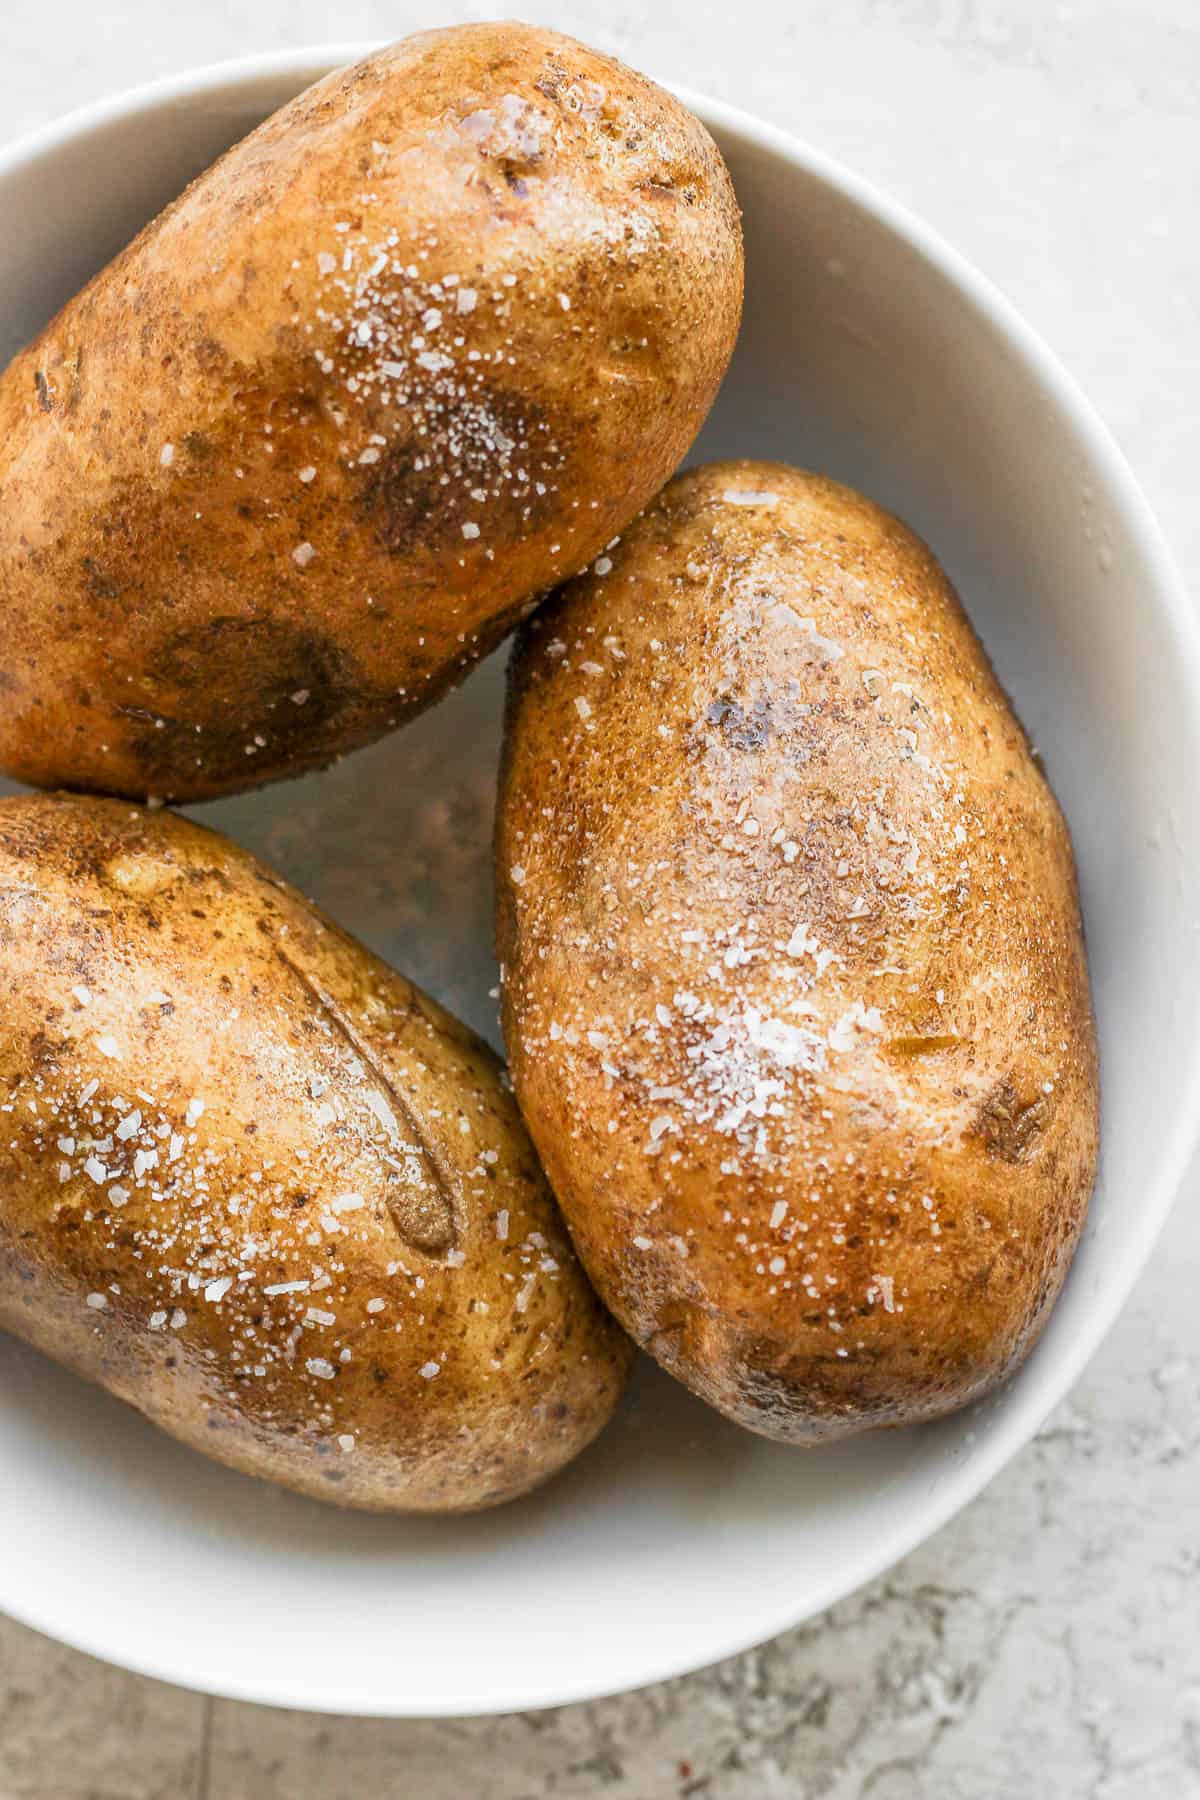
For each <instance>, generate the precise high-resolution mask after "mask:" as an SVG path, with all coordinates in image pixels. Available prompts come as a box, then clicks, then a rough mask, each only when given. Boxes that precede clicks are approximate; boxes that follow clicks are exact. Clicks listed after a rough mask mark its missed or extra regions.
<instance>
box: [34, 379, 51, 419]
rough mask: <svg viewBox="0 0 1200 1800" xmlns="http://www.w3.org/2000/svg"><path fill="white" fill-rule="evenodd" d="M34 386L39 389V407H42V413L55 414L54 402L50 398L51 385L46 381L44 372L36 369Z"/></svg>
mask: <svg viewBox="0 0 1200 1800" xmlns="http://www.w3.org/2000/svg"><path fill="white" fill-rule="evenodd" d="M33 385H34V387H35V388H36V389H37V397H38V405H39V406H40V407H41V409H42V411H43V412H46V413H48V412H53V410H54V401H53V400H52V399H51V397H50V383H49V382H48V381H47V380H46V376H45V373H44V371H43V370H41V369H35V371H34V376H33Z"/></svg>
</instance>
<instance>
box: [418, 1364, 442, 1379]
mask: <svg viewBox="0 0 1200 1800" xmlns="http://www.w3.org/2000/svg"><path fill="white" fill-rule="evenodd" d="M441 1372H442V1365H441V1363H435V1362H427V1363H422V1364H421V1367H420V1369H419V1370H418V1371H417V1373H418V1374H419V1375H420V1377H421V1379H422V1381H432V1380H433V1378H434V1376H435V1375H440V1374H441Z"/></svg>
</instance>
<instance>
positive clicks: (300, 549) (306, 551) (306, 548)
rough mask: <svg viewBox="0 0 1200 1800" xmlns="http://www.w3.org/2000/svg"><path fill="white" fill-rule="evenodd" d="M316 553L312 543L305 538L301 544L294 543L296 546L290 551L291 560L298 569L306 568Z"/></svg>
mask: <svg viewBox="0 0 1200 1800" xmlns="http://www.w3.org/2000/svg"><path fill="white" fill-rule="evenodd" d="M316 554H317V553H316V551H315V550H314V549H313V547H312V545H311V544H310V543H308V542H307V540H306V541H305V542H304V543H303V544H297V545H296V548H295V549H294V550H293V551H292V561H293V562H294V563H295V565H296V567H297V568H298V569H307V567H308V565H309V563H310V562H311V561H312V559H313V557H314V556H315V555H316Z"/></svg>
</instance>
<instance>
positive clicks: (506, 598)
mask: <svg viewBox="0 0 1200 1800" xmlns="http://www.w3.org/2000/svg"><path fill="white" fill-rule="evenodd" d="M741 291H742V251H741V235H740V224H739V219H738V213H737V207H736V203H735V200H734V196H733V190H732V187H731V185H730V181H729V176H728V173H727V171H726V169H725V166H724V163H723V162H722V160H721V157H720V155H719V153H718V151H717V149H716V147H715V145H714V144H713V142H712V140H711V138H710V137H709V135H708V133H707V132H706V131H705V130H704V128H703V126H701V125H700V124H699V122H698V121H697V120H696V119H694V118H693V117H692V116H691V115H690V114H689V113H688V112H687V111H686V109H685V108H684V107H683V106H681V105H680V104H679V102H678V101H677V100H675V99H674V98H673V97H672V96H671V95H669V94H667V93H664V92H663V91H662V90H661V89H660V88H658V87H656V86H655V85H654V84H653V83H652V82H650V81H647V80H645V79H644V78H643V77H642V76H640V75H636V74H634V73H632V72H631V71H630V70H628V69H626V68H623V67H622V66H621V65H620V64H619V63H617V62H614V61H613V60H612V59H611V58H610V57H607V56H602V55H600V54H599V53H597V52H595V51H592V50H588V49H586V48H584V46H583V45H581V44H577V43H575V42H573V41H572V40H571V39H570V38H566V37H562V36H560V35H559V34H557V33H555V32H550V31H541V30H538V29H535V28H533V27H531V26H525V25H514V24H475V25H462V26H458V27H455V28H453V29H450V30H444V31H431V32H424V33H421V34H419V35H417V36H415V37H411V38H407V39H405V40H404V41H403V42H402V43H399V44H396V45H394V46H393V47H392V48H390V49H386V50H382V51H379V52H377V53H376V54H374V55H371V56H369V57H367V58H366V60H365V61H363V62H361V63H359V64H358V65H357V66H356V67H354V68H350V69H345V70H341V71H339V72H338V73H336V74H333V75H331V76H329V77H328V78H327V79H325V80H323V81H320V82H318V83H317V84H316V86H314V87H312V88H310V89H309V90H308V91H307V92H306V93H303V94H301V95H300V96H299V98H298V99H296V100H294V101H292V103H291V104H290V105H288V106H285V107H284V108H283V109H282V110H281V111H280V112H278V113H276V114H275V115H274V116H273V117H272V118H269V119H268V120H267V121H266V122H265V123H264V124H263V125H261V126H260V127H259V128H258V129H257V130H256V131H254V132H252V133H251V135H250V136H249V137H247V138H246V139H245V140H244V141H243V142H241V143H240V144H238V145H236V146H235V147H234V148H233V149H232V150H230V151H229V153H228V154H227V155H226V156H224V157H223V158H222V159H221V160H220V161H219V162H218V163H216V164H215V165H214V166H213V168H211V169H210V170H209V171H208V172H207V173H206V174H204V175H202V176H201V177H200V178H199V179H198V180H197V181H196V182H194V183H193V185H192V186H191V187H190V188H189V189H188V190H187V192H186V193H185V194H184V195H183V196H182V197H181V198H180V199H179V200H177V201H176V202H175V203H174V204H173V205H172V206H170V207H168V209H167V210H166V211H165V212H164V213H163V214H162V215H161V217H159V218H158V219H157V220H155V221H154V223H152V224H151V225H150V226H148V227H147V229H146V230H145V231H143V232H142V234H141V235H140V237H138V238H137V240H136V241H135V242H134V243H133V244H132V245H130V247H129V248H128V249H127V250H125V251H124V252H123V253H122V254H121V255H120V256H118V257H117V258H116V260H115V261H114V262H112V263H110V264H109V266H108V267H107V268H106V269H104V270H103V271H102V272H101V273H100V274H99V275H97V276H96V278H95V279H94V280H93V281H92V282H91V283H90V285H89V286H88V287H86V288H85V289H84V290H83V292H82V293H81V294H79V295H78V296H77V298H75V299H74V300H72V301H71V302H70V304H69V305H67V306H66V307H65V308H64V309H63V311H62V312H61V313H60V314H59V315H58V317H57V318H56V319H55V320H54V321H53V322H52V323H51V324H50V325H49V326H47V328H46V329H45V330H44V331H43V332H42V333H41V335H40V336H39V337H38V338H37V339H36V340H35V341H34V342H33V343H32V344H31V345H29V347H28V348H27V349H25V350H24V351H22V352H21V353H20V354H19V355H18V356H17V357H16V358H15V359H14V361H13V362H12V363H11V364H10V366H9V368H8V370H7V372H6V373H5V374H4V375H3V378H2V379H0V684H2V686H3V700H4V704H3V707H2V708H0V767H2V768H3V769H4V770H5V771H6V772H7V773H8V774H9V775H12V776H14V777H16V778H17V779H19V780H21V781H25V782H31V783H33V784H35V785H41V786H55V785H62V786H64V787H71V788H75V789H86V790H90V791H95V792H108V793H116V794H126V795H130V796H134V797H138V798H141V797H145V796H147V795H151V796H157V797H160V798H167V799H179V800H184V799H199V798H204V797H206V796H209V795H215V794H220V793H226V792H230V791H232V790H235V789H238V788H245V787H249V786H253V785H256V784H257V783H260V782H264V781H269V780H273V779H275V778H276V777H279V776H284V775H292V774H296V773H297V772H299V771H301V770H304V769H307V768H312V767H315V766H317V765H320V764H322V763H325V762H328V761H329V760H330V759H331V758H333V757H334V756H335V755H337V754H338V753H340V752H342V751H345V750H349V749H352V748H353V747H354V746H355V745H359V744H363V743H366V742H367V741H369V740H370V739H372V738H375V737H377V736H378V735H379V734H381V733H382V732H384V731H385V730H386V729H388V727H390V726H392V725H395V724H397V723H399V722H400V721H402V720H403V719H404V718H405V717H406V716H407V715H409V714H411V713H412V712H414V711H416V710H417V709H419V708H421V707H423V706H426V705H428V704H429V702H430V701H432V700H434V699H436V698H437V697H438V695H439V694H440V693H442V692H443V691H444V690H445V688H446V687H447V686H448V685H449V684H450V683H451V682H452V681H454V680H455V679H456V678H457V677H459V676H460V675H461V674H462V673H463V672H464V670H465V669H466V668H467V667H468V666H469V665H470V664H471V663H473V662H474V661H475V660H476V659H477V658H478V657H480V656H482V655H483V654H484V653H485V652H486V651H488V650H489V649H491V648H492V646H493V645H495V644H496V643H497V642H498V641H499V640H500V638H501V637H502V636H503V635H504V633H505V632H506V631H508V630H509V629H510V628H511V626H512V625H513V624H514V623H515V621H516V620H517V618H518V617H519V616H520V614H521V613H522V611H523V610H526V609H528V607H529V606H530V605H532V604H533V603H534V601H535V600H536V598H537V596H538V595H539V594H540V593H541V592H542V591H543V590H545V589H548V588H550V587H551V586H553V585H554V584H555V583H556V582H557V581H559V580H560V579H561V578H562V577H563V576H564V575H567V574H571V573H574V572H575V571H576V570H578V569H579V568H580V567H582V566H583V565H584V564H585V563H586V562H587V561H588V560H589V559H590V558H591V557H593V556H594V555H595V554H596V553H597V552H598V551H599V550H600V549H601V548H602V546H603V545H604V544H605V543H606V542H607V540H608V539H609V538H611V537H612V536H613V534H614V533H615V532H618V531H619V530H620V529H621V528H622V527H623V526H624V525H625V523H626V522H627V521H628V520H629V519H630V518H632V517H633V515H634V514H635V513H636V512H637V511H638V510H639V508H640V507H642V506H643V505H644V504H645V503H646V501H647V500H648V499H650V497H651V496H652V495H653V494H654V492H655V491H656V489H657V488H658V487H659V486H660V485H661V484H662V482H663V481H664V480H665V479H666V478H667V476H668V475H669V474H670V473H671V471H672V469H673V468H674V467H675V465H676V463H677V462H678V461H679V459H680V458H681V456H682V455H683V454H684V452H685V451H686V449H687V447H688V445H689V444H690V443H691V441H692V439H693V437H694V436H695V434H696V432H697V430H698V429H699V427H700V424H701V422H702V420H703V419H704V416H705V414H706V412H707V411H708V408H709V406H710V404H711V402H712V399H713V396H714V394H715V392H716V389H717V385H718V383H719V381H720V379H721V376H722V374H723V372H724V370H725V366H726V363H727V362H728V359H729V356H730V353H731V351H732V348H733V343H734V339H735V336H736V333H737V327H738V322H739V317H740V309H741Z"/></svg>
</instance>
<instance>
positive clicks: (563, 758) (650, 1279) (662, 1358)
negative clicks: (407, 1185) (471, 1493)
mask: <svg viewBox="0 0 1200 1800" xmlns="http://www.w3.org/2000/svg"><path fill="white" fill-rule="evenodd" d="M507 733H508V735H507V743H506V749H505V762H504V769H503V775H502V787H501V795H500V808H499V820H498V835H497V865H498V885H499V924H498V932H499V950H500V955H501V957H502V959H503V968H504V975H503V980H504V1028H505V1036H506V1040H507V1044H508V1049H509V1055H510V1061H511V1068H512V1074H513V1080H514V1084H515V1089H516V1093H517V1097H518V1100H519V1102H520V1105H521V1109H522V1112H523V1114H524V1116H525V1120H526V1123H527V1124H528V1126H529V1129H530V1133H531V1135H532V1137H533V1140H534V1143H535V1144H536V1146H537V1148H538V1150H539V1153H540V1155H541V1158H542V1162H543V1164H544V1166H545V1168H546V1171H547V1173H548V1175H549V1177H550V1181H551V1185H552V1187H553V1188H554V1190H555V1192H556V1194H557V1196H558V1199H559V1202H560V1204H561V1205H562V1207H563V1209H564V1211H565V1214H566V1217H567V1220H568V1223H569V1225H570V1228H571V1232H572V1235H573V1237H574V1239H575V1243H576V1247H577V1248H578V1250H579V1252H580V1254H581V1256H582V1258H583V1261H584V1263H585V1265H586V1267H587V1269H588V1271H589V1273H590V1274H591V1276H592V1279H593V1281H594V1283H595V1285H596V1287H597V1289H598V1291H599V1293H600V1295H601V1297H602V1298H603V1299H604V1301H605V1302H606V1303H607V1305H608V1306H609V1307H610V1308H611V1309H612V1310H613V1312H614V1313H615V1314H616V1316H617V1318H618V1319H619V1320H620V1321H621V1323H622V1324H623V1325H624V1326H625V1327H626V1329H627V1330H628V1331H629V1332H630V1333H631V1334H632V1336H633V1337H634V1338H635V1339H636V1340H637V1341H638V1343H640V1344H642V1345H644V1346H645V1348H646V1349H647V1350H649V1351H650V1352H651V1353H652V1354H653V1355H654V1356H655V1357H657V1359H658V1360H659V1362H660V1363H662V1364H663V1366H664V1367H665V1368H667V1369H668V1370H670V1371H671V1372H672V1373H673V1374H675V1375H677V1376H678V1377H679V1378H680V1379H681V1380H682V1381H684V1382H686V1383H687V1385H688V1386H689V1387H691V1388H692V1389H694V1390H695V1392H696V1393H698V1394H700V1395H702V1396H703V1398H704V1399H706V1400H707V1401H709V1402H711V1404H712V1405H714V1406H715V1407H717V1408H719V1409H720V1410H721V1412H723V1413H725V1414H727V1415H728V1416H729V1417H730V1418H731V1419H734V1420H737V1421H738V1422H739V1423H741V1424H742V1425H745V1426H748V1427H750V1428H751V1429H752V1430H754V1431H758V1432H761V1433H763V1434H764V1435H766V1436H769V1437H774V1438H779V1439H783V1440H786V1441H789V1442H794V1443H815V1442H818V1441H822V1440H827V1439H832V1438H837V1437H841V1436H844V1435H846V1434H848V1433H852V1432H856V1431H860V1430H863V1429H865V1428H867V1427H871V1426H879V1425H901V1424H906V1423H908V1422H911V1421H915V1420H920V1419H929V1418H932V1417H934V1416H936V1415H938V1414H941V1413H945V1412H947V1411H948V1410H950V1409H952V1408H955V1407H959V1406H962V1405H963V1404H964V1403H966V1402H968V1401H972V1400H975V1399H978V1398H979V1397H980V1396H981V1395H983V1394H985V1393H986V1392H987V1391H988V1390H989V1389H990V1388H992V1387H993V1386H994V1385H995V1384H996V1383H997V1382H998V1381H1000V1380H1001V1378H1002V1377H1003V1376H1005V1375H1006V1374H1007V1373H1008V1372H1009V1371H1010V1370H1012V1369H1013V1368H1014V1367H1015V1366H1016V1365H1017V1364H1018V1363H1019V1362H1020V1361H1021V1359H1022V1357H1023V1356H1024V1355H1025V1354H1026V1353H1027V1352H1028V1350H1029V1348H1030V1346H1031V1345H1032V1344H1033V1342H1034V1340H1035V1339H1036V1337H1037V1335H1038V1332H1039V1331H1040V1329H1041V1327H1042V1326H1043V1324H1044V1323H1045V1320H1046V1317H1047V1314H1048V1312H1049V1310H1050V1307H1051V1305H1052V1303H1053V1301H1054V1298H1055V1296H1056V1294H1057V1293H1058V1291H1059V1288H1060V1286H1061V1284H1062V1281H1063V1278H1064V1275H1065V1274H1066V1270H1067V1266H1068V1263H1069V1262H1070V1259H1071V1253H1072V1250H1073V1248H1074V1245H1075V1243H1076V1240H1077V1238H1078V1235H1079V1231H1080V1227H1081V1225H1082V1223H1083V1220H1084V1214H1085V1211H1086V1208H1087V1204H1088V1198H1089V1195H1090V1192H1091V1188H1092V1185H1093V1179H1094V1175H1095V1168H1096V1155H1097V1130H1098V1124H1097V1104H1098V1095H1097V1060H1096V1044H1095V1036H1094V1027H1093V1019H1092V1012H1091V1004H1090V997H1089V987H1088V976H1087V969H1086V964H1085V957H1084V943H1083V936H1082V930H1081V923H1080V913H1079V904H1078V898H1077V892H1076V878H1075V870H1074V865H1073V859H1072V852H1071V845H1070V840H1069V837H1068V833H1067V828H1066V825H1065V824H1064V822H1063V819H1062V816H1061V814H1060V812H1059V809H1058V807H1057V805H1056V804H1055V801H1054V797H1053V795H1052V794H1051V792H1050V789H1049V787H1048V785H1047V783H1046V780H1045V778H1044V777H1043V774H1042V772H1041V770H1040V769H1039V767H1038V764H1037V761H1036V759H1035V757H1034V755H1033V753H1032V752H1031V750H1030V746H1029V743H1028V741H1027V739H1026V737H1025V735H1024V733H1023V731H1022V729H1021V726H1020V725H1019V724H1018V722H1017V720H1016V718H1015V717H1014V715H1013V712H1012V710H1011V708H1010V706H1009V704H1008V702H1007V700H1006V697H1005V695H1004V693H1003V692H1002V690H1001V688H1000V686H999V685H998V683H997V681H996V678H995V676H994V675H993V673H992V670H991V668H990V666H989V663H988V660H987V657H986V655H985V653H984V651H983V649H982V648H981V646H980V644H979V642H978V640H977V638H976V637H975V635H974V633H973V631H972V629H971V626H970V624H969V623H968V621H967V618H966V616H965V614H964V612H963V610H962V607H961V606H960V604H959V601H958V599H957V597H956V595H955V593H954V591H953V589H952V587H951V586H950V584H949V582H948V581H947V579H946V577H945V575H944V574H943V572H942V570H941V569H940V568H939V566H938V564H937V562H936V561H935V559H934V557H933V556H932V555H931V553H930V552H929V550H928V549H927V548H926V547H925V545H924V544H923V543H921V542H920V540H919V539H918V538H916V537H915V536H914V535H913V533H912V532H911V531H909V530H907V529H906V528H905V526H904V525H902V524H901V523H900V522H899V521H898V520H896V519H894V518H891V517H890V516H889V515H888V514H887V513H886V512H883V511H881V510H880V508H879V507H877V506H874V505H872V504H871V503H870V502H869V501H868V500H865V499H863V498H862V497H861V496H860V495H858V494H856V493H853V492H851V490H850V489H848V488H845V487H841V486H839V485H838V484H837V483H836V482H833V481H828V480H824V479H822V478H821V477H820V476H817V475H810V474H803V473H800V472H798V471H796V470H794V469H791V468H786V467H782V466H780V465H778V464H774V463H725V464H716V465H712V466H708V467H703V468H697V469H693V470H691V471H689V472H687V473H685V474H683V475H681V476H679V477H678V478H677V479H676V480H674V481H673V482H671V483H670V485H669V486H668V487H667V488H666V489H665V490H664V492H663V493H662V494H661V495H660V496H659V497H658V499H657V500H656V501H655V502H654V503H653V505H651V506H650V507H649V508H648V510H647V511H646V512H645V514H644V515H643V516H642V517H641V518H640V519H639V520H638V521H637V522H636V523H635V524H634V525H633V527H632V528H631V529H630V530H629V531H628V532H627V533H626V534H625V536H624V538H623V539H622V541H621V543H620V545H619V546H616V547H613V548H611V549H609V550H608V551H607V552H606V554H605V556H604V558H603V559H602V560H601V561H598V562H596V563H595V564H594V565H593V568H592V570H591V571H590V572H589V573H587V574H585V575H584V576H581V577H580V578H579V579H577V580H574V581H572V582H570V583H568V584H567V586H566V587H565V589H564V590H563V592H562V593H561V595H559V596H558V597H557V598H556V599H555V600H554V601H553V603H552V604H551V605H550V606H549V607H547V608H546V609H544V610H543V611H542V612H541V613H539V614H538V615H537V617H536V618H535V619H534V620H533V621H532V622H531V623H530V624H528V625H527V626H526V627H525V629H524V632H523V634H522V636H521V637H520V639H519V641H518V644H517V647H516V649H515V651H514V656H513V664H512V676H511V690H510V706H509V719H508V728H507Z"/></svg>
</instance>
